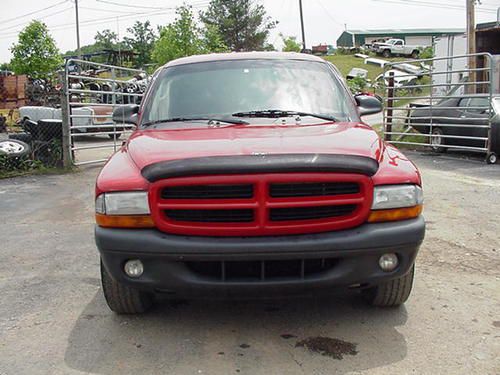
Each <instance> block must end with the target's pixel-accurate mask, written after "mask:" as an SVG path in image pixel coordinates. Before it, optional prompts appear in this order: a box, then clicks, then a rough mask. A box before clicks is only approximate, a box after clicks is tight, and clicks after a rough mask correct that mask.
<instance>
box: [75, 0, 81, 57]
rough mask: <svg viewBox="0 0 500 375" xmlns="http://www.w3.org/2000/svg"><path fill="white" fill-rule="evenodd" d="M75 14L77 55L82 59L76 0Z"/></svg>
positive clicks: (76, 1)
mask: <svg viewBox="0 0 500 375" xmlns="http://www.w3.org/2000/svg"><path fill="white" fill-rule="evenodd" d="M75 14H76V54H77V55H78V58H79V59H81V58H82V53H81V50H80V20H79V18H78V0H75Z"/></svg>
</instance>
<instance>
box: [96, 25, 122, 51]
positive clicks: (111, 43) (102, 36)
mask: <svg viewBox="0 0 500 375" xmlns="http://www.w3.org/2000/svg"><path fill="white" fill-rule="evenodd" d="M94 40H95V44H94V45H95V47H96V48H97V49H100V50H103V49H111V50H114V49H115V48H116V47H117V44H118V35H116V33H115V32H114V31H111V30H110V29H104V30H103V31H98V32H97V34H96V35H95V37H94Z"/></svg>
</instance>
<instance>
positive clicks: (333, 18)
mask: <svg viewBox="0 0 500 375" xmlns="http://www.w3.org/2000/svg"><path fill="white" fill-rule="evenodd" d="M316 1H317V2H318V4H319V5H320V6H321V7H322V8H323V10H324V11H325V13H326V15H327V16H328V17H330V19H331V20H332V21H333V22H335V23H336V24H339V25H341V26H344V23H342V22H340V21H338V20H337V19H335V17H333V16H332V14H331V13H330V11H329V10H328V9H327V8H326V6H325V5H324V4H323V2H322V1H321V0H316Z"/></svg>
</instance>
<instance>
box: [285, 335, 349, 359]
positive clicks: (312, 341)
mask: <svg viewBox="0 0 500 375" xmlns="http://www.w3.org/2000/svg"><path fill="white" fill-rule="evenodd" d="M356 346H357V345H356V344H353V343H350V342H347V341H343V340H339V339H332V338H330V337H321V336H318V337H309V338H307V339H304V340H302V341H299V342H298V343H297V344H295V347H303V348H307V349H308V350H309V351H311V352H314V353H319V354H321V355H324V356H328V357H332V358H334V359H339V360H340V359H343V358H344V355H346V354H347V355H356V354H358V351H357V350H356Z"/></svg>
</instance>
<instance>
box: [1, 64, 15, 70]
mask: <svg viewBox="0 0 500 375" xmlns="http://www.w3.org/2000/svg"><path fill="white" fill-rule="evenodd" d="M2 70H12V67H11V66H10V63H6V62H5V63H2V64H0V71H2Z"/></svg>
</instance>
